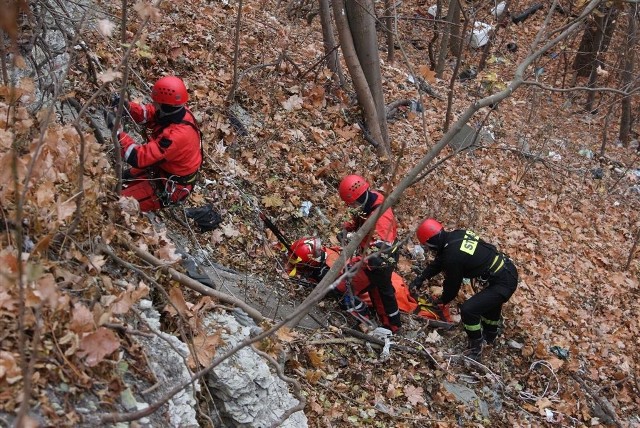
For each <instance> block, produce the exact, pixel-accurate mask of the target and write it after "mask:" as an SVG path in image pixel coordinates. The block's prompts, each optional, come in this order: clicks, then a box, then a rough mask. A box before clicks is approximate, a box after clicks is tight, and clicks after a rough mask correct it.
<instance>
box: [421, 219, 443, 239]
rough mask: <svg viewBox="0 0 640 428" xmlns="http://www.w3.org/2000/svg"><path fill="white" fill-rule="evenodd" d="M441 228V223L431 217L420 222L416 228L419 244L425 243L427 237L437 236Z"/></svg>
mask: <svg viewBox="0 0 640 428" xmlns="http://www.w3.org/2000/svg"><path fill="white" fill-rule="evenodd" d="M443 229H444V228H443V227H442V225H441V224H440V223H439V222H438V221H437V220H435V219H433V218H428V219H426V220H425V221H423V222H422V223H420V226H418V230H416V235H417V236H418V241H420V245H424V244H426V243H427V241H428V240H429V239H431V238H433V237H434V236H437V235H438V234H439V233H440V232H442V230H443Z"/></svg>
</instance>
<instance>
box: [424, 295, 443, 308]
mask: <svg viewBox="0 0 640 428" xmlns="http://www.w3.org/2000/svg"><path fill="white" fill-rule="evenodd" d="M427 298H428V299H429V301H430V302H431V304H432V305H433V306H438V307H441V306H444V305H443V303H442V300H440V297H439V296H434V295H431V296H427Z"/></svg>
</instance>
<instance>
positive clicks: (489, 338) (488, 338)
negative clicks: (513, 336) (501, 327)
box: [482, 329, 498, 345]
mask: <svg viewBox="0 0 640 428" xmlns="http://www.w3.org/2000/svg"><path fill="white" fill-rule="evenodd" d="M497 337H498V330H496V331H487V330H486V329H484V330H482V338H483V339H484V341H485V342H486V343H487V345H493V344H494V343H495V341H496V338H497Z"/></svg>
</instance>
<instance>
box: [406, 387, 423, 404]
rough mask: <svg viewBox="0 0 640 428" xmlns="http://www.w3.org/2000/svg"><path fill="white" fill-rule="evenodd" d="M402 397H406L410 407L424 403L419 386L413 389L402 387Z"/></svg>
mask: <svg viewBox="0 0 640 428" xmlns="http://www.w3.org/2000/svg"><path fill="white" fill-rule="evenodd" d="M404 395H405V397H407V401H409V403H411V404H412V405H414V406H415V405H416V404H418V403H424V390H423V389H422V387H421V386H418V387H415V386H413V385H407V386H405V387H404Z"/></svg>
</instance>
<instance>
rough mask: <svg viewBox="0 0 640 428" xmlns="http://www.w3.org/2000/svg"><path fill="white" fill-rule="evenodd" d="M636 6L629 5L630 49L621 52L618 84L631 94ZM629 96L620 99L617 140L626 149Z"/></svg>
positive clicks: (628, 124)
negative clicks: (621, 61)
mask: <svg viewBox="0 0 640 428" xmlns="http://www.w3.org/2000/svg"><path fill="white" fill-rule="evenodd" d="M637 19H638V4H637V3H635V4H634V3H630V4H629V15H628V24H627V33H628V34H627V41H628V43H627V46H629V47H630V49H625V50H623V51H622V52H623V55H624V67H623V69H622V75H621V76H620V83H621V84H622V89H623V90H624V91H625V92H631V91H632V90H633V71H634V70H633V69H634V66H633V62H634V60H635V49H633V47H634V46H635V45H636V44H637V43H638V24H637ZM632 119H633V118H632V115H631V96H626V97H623V98H622V102H621V113H620V133H619V135H618V139H619V140H620V141H621V142H622V145H623V146H625V147H627V146H628V145H629V140H631V126H632Z"/></svg>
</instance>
